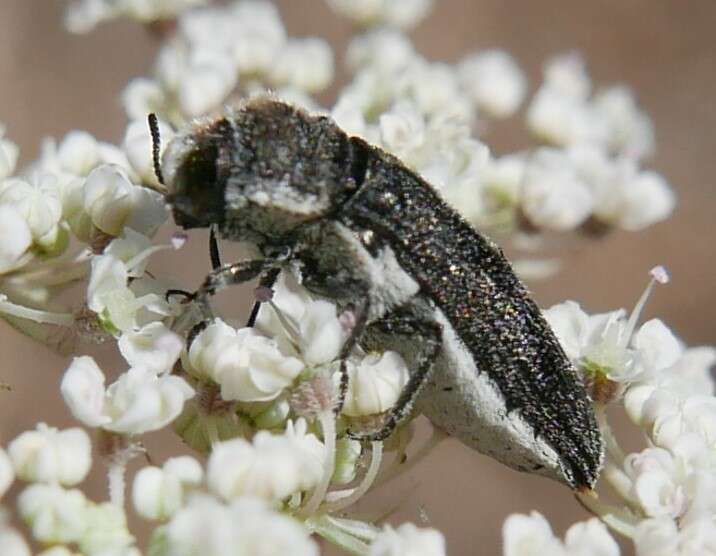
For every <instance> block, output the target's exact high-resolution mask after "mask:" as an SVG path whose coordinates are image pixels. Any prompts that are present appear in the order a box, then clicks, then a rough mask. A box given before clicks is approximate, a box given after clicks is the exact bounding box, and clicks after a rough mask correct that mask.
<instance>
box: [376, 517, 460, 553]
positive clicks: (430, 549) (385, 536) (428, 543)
mask: <svg viewBox="0 0 716 556" xmlns="http://www.w3.org/2000/svg"><path fill="white" fill-rule="evenodd" d="M368 554H369V556H444V555H445V554H446V551H445V538H444V537H443V535H442V533H440V531H438V530H437V529H430V528H425V529H420V528H419V527H416V526H415V525H413V524H412V523H403V524H402V525H400V526H399V527H398V528H397V529H394V528H393V527H391V526H390V525H386V526H384V527H383V530H382V531H381V532H380V533H378V536H377V537H376V538H375V540H374V541H373V542H372V543H371V545H370V548H369V549H368Z"/></svg>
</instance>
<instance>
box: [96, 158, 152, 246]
mask: <svg viewBox="0 0 716 556" xmlns="http://www.w3.org/2000/svg"><path fill="white" fill-rule="evenodd" d="M82 203H83V209H84V211H85V212H86V213H87V215H88V216H89V218H90V219H91V221H92V224H94V226H95V227H97V228H99V229H100V230H102V231H103V232H104V233H106V234H109V235H112V236H118V235H120V234H121V232H122V229H123V228H124V226H127V227H129V228H132V229H133V230H135V231H137V232H140V233H144V234H148V235H151V234H153V233H154V231H156V229H157V228H158V227H159V226H160V225H161V224H162V222H163V221H164V219H165V218H166V209H165V208H164V201H163V198H162V197H161V196H160V195H159V194H158V193H156V192H155V191H151V190H149V189H147V188H144V187H139V186H135V185H133V184H132V183H131V182H130V181H129V178H128V177H127V175H126V174H125V173H124V171H123V170H122V169H121V168H119V167H118V166H114V165H109V164H104V165H102V166H98V167H97V168H95V169H94V170H92V172H90V174H89V175H88V176H87V180H86V181H85V183H84V187H83V198H82Z"/></svg>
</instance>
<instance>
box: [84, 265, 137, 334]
mask: <svg viewBox="0 0 716 556" xmlns="http://www.w3.org/2000/svg"><path fill="white" fill-rule="evenodd" d="M128 279H129V272H128V270H127V266H126V265H125V264H124V263H123V262H122V261H120V260H119V259H117V258H115V257H114V256H112V255H100V256H95V257H93V258H92V272H91V274H90V279H89V284H88V285H87V306H88V307H89V308H90V309H91V310H92V311H94V312H95V313H97V315H98V316H99V317H100V319H101V320H102V321H103V322H104V323H105V326H106V327H108V328H109V329H110V330H112V331H115V330H117V331H122V330H131V329H132V328H133V327H134V325H135V316H136V312H137V310H138V309H139V307H140V305H141V304H140V303H137V299H136V298H135V296H134V293H132V290H130V289H129V287H128V286H127V280H128Z"/></svg>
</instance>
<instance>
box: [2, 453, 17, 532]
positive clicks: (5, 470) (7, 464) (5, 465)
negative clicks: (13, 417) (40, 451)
mask: <svg viewBox="0 0 716 556" xmlns="http://www.w3.org/2000/svg"><path fill="white" fill-rule="evenodd" d="M14 480H15V471H14V470H13V468H12V461H10V457H9V456H8V455H7V452H6V451H5V450H3V448H2V447H0V499H2V497H3V495H4V494H5V493H6V492H7V489H9V488H10V485H11V484H12V482H13V481H14ZM0 521H1V520H0Z"/></svg>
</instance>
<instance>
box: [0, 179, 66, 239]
mask: <svg viewBox="0 0 716 556" xmlns="http://www.w3.org/2000/svg"><path fill="white" fill-rule="evenodd" d="M0 205H10V206H12V207H13V208H15V210H17V212H18V213H19V214H20V215H21V216H22V217H23V218H24V219H25V221H26V222H27V225H28V227H29V228H30V232H31V233H32V238H33V240H34V241H35V243H38V244H39V245H40V246H47V245H51V244H53V243H54V242H55V240H56V237H57V233H58V225H59V224H60V219H61V218H62V201H61V200H60V189H59V187H58V183H57V179H56V178H55V176H53V175H52V174H47V173H35V174H33V175H32V176H31V178H30V180H29V181H25V180H24V179H22V178H9V179H6V180H5V181H4V182H1V183H0Z"/></svg>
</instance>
